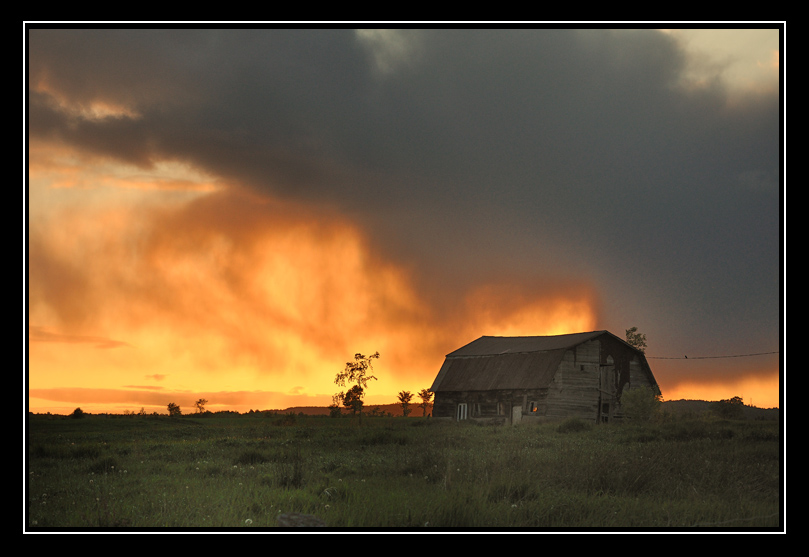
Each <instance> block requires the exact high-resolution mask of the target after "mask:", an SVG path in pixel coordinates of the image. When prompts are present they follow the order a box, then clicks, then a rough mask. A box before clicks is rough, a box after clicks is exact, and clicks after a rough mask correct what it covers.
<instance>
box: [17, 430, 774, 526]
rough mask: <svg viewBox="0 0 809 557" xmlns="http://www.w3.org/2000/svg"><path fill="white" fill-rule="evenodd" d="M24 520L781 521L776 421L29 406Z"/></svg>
mask: <svg viewBox="0 0 809 557" xmlns="http://www.w3.org/2000/svg"><path fill="white" fill-rule="evenodd" d="M27 433H28V446H27V459H26V463H25V464H26V471H25V473H26V475H27V476H26V485H25V486H24V489H25V494H24V496H25V498H26V509H25V512H26V516H25V520H26V527H25V528H26V530H35V529H47V530H53V529H59V528H70V529H80V528H142V529H149V530H158V529H165V528H169V529H181V528H246V529H249V528H254V529H255V528H260V529H265V528H275V527H277V525H278V518H279V516H282V515H285V514H288V513H305V514H309V515H314V516H316V517H318V518H319V519H321V520H322V521H324V522H325V524H326V525H327V527H328V528H334V529H338V528H358V529H364V530H371V529H385V530H394V529H419V528H428V529H430V528H434V529H440V530H451V529H482V530H496V529H517V530H531V529H554V530H561V529H569V528H580V529H582V528H583V529H613V528H616V529H630V530H666V529H689V530H691V529H702V528H705V529H720V530H733V529H751V530H757V531H782V524H783V523H782V513H781V510H782V507H781V497H782V487H783V483H782V476H781V475H782V470H783V466H782V461H781V457H782V446H781V434H780V431H779V424H778V422H773V421H729V420H716V419H704V418H702V419H674V420H669V421H666V422H662V423H649V424H644V425H629V424H616V425H603V426H592V425H589V424H584V423H583V422H579V421H575V420H573V421H568V422H563V423H561V424H544V425H519V426H516V427H511V426H483V425H475V424H472V423H463V422H462V423H451V422H449V423H448V422H441V421H439V420H435V419H429V418H421V417H417V418H412V417H411V418H367V417H366V418H365V419H363V422H362V427H358V424H357V421H356V419H351V418H337V419H332V418H327V417H315V416H308V417H304V416H266V415H257V416H255V417H254V416H244V415H242V416H229V417H216V416H215V415H214V416H210V417H191V416H184V417H179V418H168V417H165V416H92V415H91V416H85V417H84V418H82V419H70V418H66V417H52V416H29V417H28V421H27Z"/></svg>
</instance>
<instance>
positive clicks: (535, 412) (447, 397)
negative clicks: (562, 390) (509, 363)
mask: <svg viewBox="0 0 809 557" xmlns="http://www.w3.org/2000/svg"><path fill="white" fill-rule="evenodd" d="M547 394H548V390H547V389H518V390H497V391H456V392H438V393H436V394H435V402H434V403H433V416H434V417H436V418H452V419H455V413H456V411H457V407H458V404H461V403H465V404H466V405H467V412H468V414H467V416H468V417H467V419H469V420H475V421H482V422H500V423H505V422H510V421H511V416H512V409H513V408H514V407H515V406H518V407H520V408H521V409H522V413H523V416H524V417H539V416H544V401H545V398H546V397H547Z"/></svg>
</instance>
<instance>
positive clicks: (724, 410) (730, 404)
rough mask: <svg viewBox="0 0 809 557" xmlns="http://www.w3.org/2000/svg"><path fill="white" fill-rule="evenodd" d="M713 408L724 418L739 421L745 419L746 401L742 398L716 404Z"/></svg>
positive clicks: (732, 398) (736, 397) (738, 397)
mask: <svg viewBox="0 0 809 557" xmlns="http://www.w3.org/2000/svg"><path fill="white" fill-rule="evenodd" d="M711 407H712V408H713V410H714V411H715V412H716V413H717V414H719V416H720V417H722V418H727V419H731V420H738V419H741V418H743V417H744V401H743V400H742V397H740V396H734V397H731V398H730V399H726V400H720V401H719V402H714V403H713V404H711Z"/></svg>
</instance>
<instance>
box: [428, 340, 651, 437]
mask: <svg viewBox="0 0 809 557" xmlns="http://www.w3.org/2000/svg"><path fill="white" fill-rule="evenodd" d="M510 357H511V358H513V359H515V361H516V360H517V359H519V361H520V362H522V364H523V367H522V368H519V369H518V372H519V373H520V374H523V375H525V374H527V375H529V376H532V375H533V374H534V373H535V371H534V368H533V367H530V366H529V367H525V365H527V362H528V360H524V359H523V358H521V357H520V356H519V355H513V354H512V355H510ZM557 358H561V360H557V361H559V365H558V367H556V368H555V369H556V371H555V373H554V371H553V370H554V366H555V362H554V364H552V365H551V367H548V368H547V369H544V370H537V371H536V373H538V374H544V376H545V377H546V379H545V381H547V378H548V377H550V376H552V379H551V380H550V382H549V384H547V387H545V388H537V389H511V390H508V389H505V390H504V389H501V390H479V391H454V392H447V391H439V392H436V394H435V403H434V406H433V416H434V417H436V418H451V419H455V418H456V411H457V407H458V404H462V403H465V404H466V405H467V419H470V420H477V421H493V422H501V423H503V422H504V423H511V419H512V408H514V407H520V408H521V409H522V419H523V421H526V422H531V421H545V420H558V419H565V418H570V417H577V418H581V419H583V420H588V421H609V420H612V419H615V418H618V419H620V418H621V408H620V404H619V398H620V393H621V392H622V391H624V390H626V389H635V388H640V387H647V386H652V387H653V388H657V385H656V383H655V381H654V378H653V377H652V375H651V370H649V368H648V364H646V362H645V359H644V358H643V357H642V356H639V355H638V353H637V352H636V351H635V350H633V349H631V348H630V347H629V346H627V345H626V344H625V343H623V342H621V341H620V340H618V339H614V338H612V337H610V336H608V335H602V336H600V337H598V338H595V339H593V340H589V341H587V342H584V343H582V344H579V345H578V346H576V347H575V348H571V349H569V350H566V351H565V352H564V354H562V352H561V351H559V355H558V356H557ZM523 360H524V361H523ZM498 363H501V364H502V365H504V366H505V367H506V368H508V369H511V365H512V364H511V363H510V361H508V360H505V359H503V360H498ZM546 363H547V362H546ZM501 367H502V366H501ZM442 369H443V368H442ZM496 369H497V370H498V372H500V373H505V372H504V371H503V370H500V369H499V368H496ZM487 377H488V376H487Z"/></svg>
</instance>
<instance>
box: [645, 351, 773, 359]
mask: <svg viewBox="0 0 809 557" xmlns="http://www.w3.org/2000/svg"><path fill="white" fill-rule="evenodd" d="M765 354H780V352H779V351H777V350H776V351H775V352H756V353H754V354H732V355H729V356H691V357H690V358H689V357H688V356H679V357H673V358H666V357H664V356H646V359H647V360H712V359H716V358H746V357H748V356H763V355H765Z"/></svg>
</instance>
